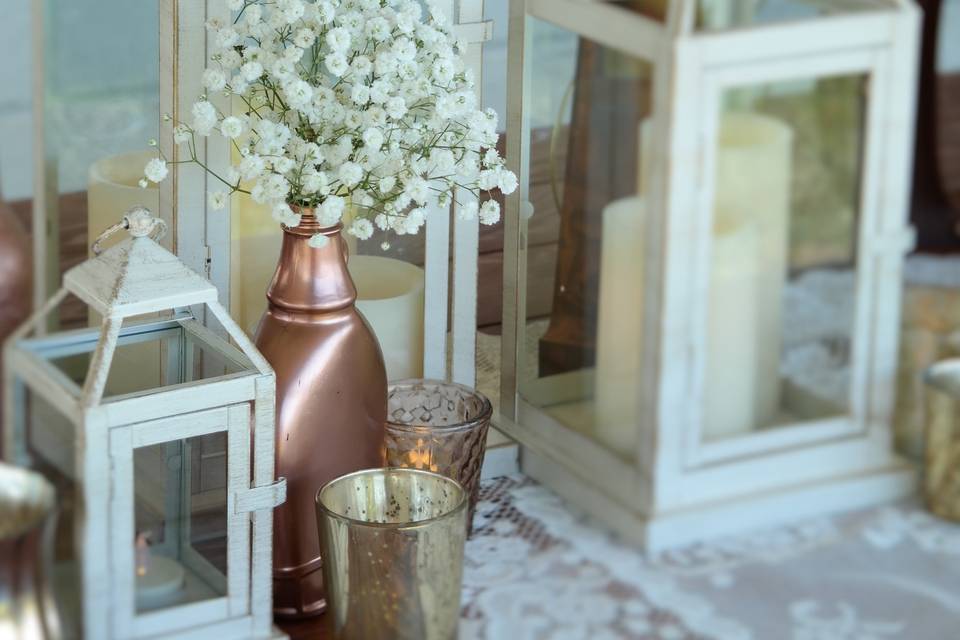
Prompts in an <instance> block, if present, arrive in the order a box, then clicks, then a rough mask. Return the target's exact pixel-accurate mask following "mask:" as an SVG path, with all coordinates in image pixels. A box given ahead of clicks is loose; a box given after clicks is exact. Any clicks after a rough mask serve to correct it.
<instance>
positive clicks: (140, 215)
mask: <svg viewBox="0 0 960 640" xmlns="http://www.w3.org/2000/svg"><path fill="white" fill-rule="evenodd" d="M121 229H129V230H130V235H131V236H133V237H134V238H144V237H149V238H150V239H151V240H153V241H154V242H157V241H159V240H160V238H162V237H163V236H165V235H166V233H167V223H166V222H164V221H163V220H161V219H160V218H157V217H154V215H153V214H151V213H150V210H149V209H147V208H146V207H134V208H132V209H130V210H129V211H127V213H126V215H124V216H123V219H122V220H121V221H120V222H118V223H116V224H114V225H112V226H110V227H108V228H107V229H106V230H104V232H103V233H101V234H100V235H99V236H97V239H96V240H94V241H93V244H92V245H90V250H91V251H92V252H93V255H95V256H98V255H100V254H101V253H103V247H101V246H100V244H101V243H102V242H103V241H104V240H106V239H107V238H109V237H110V236H112V235H113V234H115V233H116V232H118V231H120V230H121Z"/></svg>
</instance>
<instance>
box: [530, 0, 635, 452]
mask: <svg viewBox="0 0 960 640" xmlns="http://www.w3.org/2000/svg"><path fill="white" fill-rule="evenodd" d="M528 30H529V32H530V46H529V49H528V56H527V60H528V64H530V65H531V67H530V68H529V69H528V72H529V75H528V77H529V82H530V89H529V91H528V92H527V95H528V97H529V101H530V103H529V108H527V109H526V110H525V118H526V120H525V122H524V130H525V131H527V132H529V133H528V135H529V138H528V139H527V140H526V145H527V149H528V153H529V167H530V169H529V172H528V173H527V175H526V176H524V178H523V179H524V180H525V181H526V182H527V184H526V185H524V186H525V187H526V188H527V190H528V191H527V194H528V195H527V200H528V202H526V203H524V204H523V207H524V210H523V212H522V214H523V216H522V217H523V218H524V225H525V227H526V230H525V232H523V231H522V232H521V234H522V236H525V237H526V240H527V243H526V247H525V251H526V269H527V273H526V296H525V301H526V308H525V309H521V310H520V313H519V314H518V315H519V317H520V318H521V319H523V320H525V322H526V324H525V331H524V330H523V329H521V332H522V336H521V339H522V340H523V343H524V344H525V348H524V349H523V351H522V352H521V359H520V360H521V361H520V369H519V371H518V379H519V389H520V394H521V397H522V399H523V400H524V401H525V402H526V403H528V404H530V405H532V406H533V407H535V408H537V409H539V410H540V411H541V412H542V413H544V414H546V415H547V416H549V418H550V419H552V420H553V421H556V422H559V423H561V424H562V425H564V426H567V427H569V428H571V429H574V430H577V431H579V432H581V433H582V434H583V435H585V436H587V437H588V438H591V439H593V440H595V441H596V442H598V443H600V444H601V445H603V446H605V447H607V448H609V449H610V450H613V451H615V452H616V453H619V454H623V455H624V456H627V457H633V453H634V451H635V450H636V443H637V439H638V437H639V425H638V423H639V406H638V402H637V398H638V396H639V391H640V384H641V380H640V356H641V335H642V329H641V310H642V306H643V297H644V292H643V284H642V283H643V265H644V256H645V251H644V246H645V242H644V225H643V223H644V206H643V201H642V200H641V199H640V198H639V196H638V192H639V187H640V184H641V182H643V180H641V176H640V175H639V174H640V167H641V162H640V149H641V144H640V138H641V136H642V135H645V132H643V131H642V130H641V124H642V123H643V122H644V121H645V120H646V119H648V118H649V116H650V109H651V83H652V75H653V73H652V67H651V65H650V64H649V63H647V62H645V61H643V60H639V59H636V58H632V57H630V56H627V55H624V54H623V53H620V52H618V51H615V50H613V49H610V48H607V47H605V46H602V45H600V44H598V43H596V42H594V41H592V40H589V39H586V38H581V37H578V36H577V35H576V34H573V33H570V32H567V31H564V30H562V29H560V28H558V27H555V26H552V25H549V24H547V23H545V22H541V21H539V20H537V19H534V18H530V19H528ZM646 131H649V127H647V128H646Z"/></svg>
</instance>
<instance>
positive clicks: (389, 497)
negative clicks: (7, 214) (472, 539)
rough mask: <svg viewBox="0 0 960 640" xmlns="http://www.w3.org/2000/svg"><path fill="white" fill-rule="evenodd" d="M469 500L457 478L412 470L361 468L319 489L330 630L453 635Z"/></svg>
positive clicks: (439, 638) (355, 638)
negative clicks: (364, 469) (452, 478)
mask: <svg viewBox="0 0 960 640" xmlns="http://www.w3.org/2000/svg"><path fill="white" fill-rule="evenodd" d="M467 503H468V500H467V493H466V491H464V489H463V487H462V486H461V485H460V484H459V483H457V482H456V481H454V480H451V479H450V478H446V477H444V476H441V475H438V474H436V473H431V472H428V471H418V470H414V469H391V468H387V469H369V470H366V471H358V472H356V473H351V474H348V475H345V476H342V477H340V478H337V479H336V480H333V481H331V482H329V483H328V484H326V485H324V487H323V488H321V489H320V491H318V492H317V525H318V528H319V530H320V546H321V551H322V557H323V580H324V586H325V587H326V595H327V608H328V609H327V615H329V616H332V618H333V620H332V627H333V631H334V637H336V638H342V639H345V640H373V639H380V638H382V639H385V640H386V639H396V640H406V639H409V640H414V639H416V640H452V639H453V638H456V637H457V626H458V624H459V620H460V589H461V582H462V577H463V548H464V543H465V542H466V535H467V526H466V525H467V522H466V518H467Z"/></svg>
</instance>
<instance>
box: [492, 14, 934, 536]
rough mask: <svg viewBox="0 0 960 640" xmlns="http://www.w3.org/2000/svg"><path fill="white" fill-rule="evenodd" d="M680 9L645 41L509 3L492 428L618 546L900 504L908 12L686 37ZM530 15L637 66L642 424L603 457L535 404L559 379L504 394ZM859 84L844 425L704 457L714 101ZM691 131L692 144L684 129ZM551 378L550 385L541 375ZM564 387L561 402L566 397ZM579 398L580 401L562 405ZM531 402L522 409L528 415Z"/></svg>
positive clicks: (523, 158) (602, 24) (514, 323)
mask: <svg viewBox="0 0 960 640" xmlns="http://www.w3.org/2000/svg"><path fill="white" fill-rule="evenodd" d="M695 10H696V6H695V2H693V0H683V1H681V2H672V3H670V4H669V11H668V15H667V21H666V23H665V24H659V23H656V22H653V21H650V20H646V19H644V18H642V17H640V16H638V14H636V13H635V12H631V11H629V10H625V9H623V8H621V7H617V6H616V5H615V4H611V3H602V2H594V1H588V0H512V2H511V33H510V75H509V78H510V82H509V86H510V94H509V97H508V103H509V110H508V135H507V141H508V154H507V155H508V164H509V166H510V168H511V169H512V170H514V171H517V172H518V174H520V175H521V180H520V189H518V191H517V193H516V194H514V195H513V196H512V197H511V198H509V200H508V204H507V216H506V220H505V227H506V239H505V265H504V324H503V343H502V344H503V352H502V358H503V363H502V364H503V372H502V376H501V381H502V389H501V392H502V393H501V402H500V406H501V415H500V416H498V419H497V426H498V427H499V428H500V429H501V430H503V431H504V432H506V433H507V434H508V435H510V436H511V437H513V438H515V439H517V440H518V441H519V442H520V444H521V445H522V447H523V454H522V464H523V469H524V470H525V471H526V472H528V473H530V474H531V475H533V476H534V477H536V478H537V479H539V480H541V481H543V482H544V483H546V484H548V485H550V486H551V487H552V488H554V489H555V490H557V491H558V492H559V493H561V494H562V495H565V496H566V497H568V498H569V499H571V500H572V501H574V502H577V503H578V504H579V505H580V506H581V507H583V508H585V509H587V510H588V511H589V512H590V513H592V514H594V515H596V516H598V517H600V518H602V519H604V520H605V521H607V522H608V523H609V524H610V525H611V526H613V527H614V528H616V529H618V530H619V531H621V532H622V533H624V534H625V535H627V536H628V537H630V538H632V539H634V540H637V541H640V542H642V543H645V544H646V545H647V546H648V547H649V548H652V549H657V548H662V547H664V546H669V545H673V544H681V543H684V542H690V541H692V540H694V539H699V538H704V537H709V536H712V535H717V534H720V533H727V532H729V531H730V530H731V529H734V528H737V527H750V526H759V525H764V524H771V523H773V522H777V521H783V520H787V519H790V518H794V517H799V516H801V515H806V514H808V513H810V512H812V511H816V510H817V509H822V510H824V511H826V510H837V509H844V508H852V507H858V506H864V505H866V504H870V503H875V502H879V501H884V500H890V499H893V498H897V497H900V496H902V495H904V494H906V493H908V492H909V491H911V490H912V487H913V473H912V470H911V469H910V467H909V466H908V465H906V464H905V463H903V462H901V461H900V460H899V459H898V458H897V457H896V456H895V455H894V454H893V453H892V450H891V445H890V430H891V425H890V422H891V412H892V407H891V398H892V393H893V379H894V375H895V372H896V334H897V330H898V317H899V304H900V299H899V281H900V279H899V274H900V269H901V265H902V261H903V257H904V254H905V252H906V251H907V250H908V249H909V248H910V247H911V245H912V243H911V237H912V235H911V232H910V230H909V227H908V226H907V225H908V222H907V199H908V185H909V178H910V158H911V154H910V149H912V130H913V117H914V113H915V104H914V100H915V97H914V96H915V87H916V80H917V76H916V69H917V64H916V63H917V56H918V36H919V12H918V11H917V9H916V7H915V6H914V5H913V3H912V2H908V1H907V0H898V2H897V3H896V4H895V6H891V7H890V8H888V9H879V10H876V11H864V12H859V13H851V14H845V15H833V16H827V17H823V18H817V19H809V20H803V21H793V22H784V23H772V24H769V25H758V26H756V27H746V28H737V29H731V30H727V31H709V32H698V31H695V30H694V28H693V17H694V15H695V12H696V11H695ZM527 16H533V17H536V18H538V19H541V20H545V21H547V22H550V23H552V24H554V25H557V26H560V27H562V28H565V29H567V30H569V31H572V32H574V33H577V34H579V35H581V36H584V37H589V38H590V39H591V40H594V41H596V42H599V43H601V44H603V45H605V46H607V47H611V48H613V49H617V50H619V51H621V52H624V53H627V54H631V55H634V56H638V57H641V58H644V59H646V60H648V61H649V62H651V64H652V65H653V68H654V78H655V80H654V82H655V84H654V89H653V91H654V93H653V113H652V118H653V120H654V123H655V126H653V127H652V130H653V132H654V137H653V139H652V143H651V144H652V145H653V148H654V149H655V150H658V151H655V152H654V153H653V154H651V155H652V156H653V159H652V162H651V165H652V166H651V167H649V171H650V174H649V175H648V176H647V180H648V184H649V185H650V189H649V190H648V192H647V197H648V198H649V199H650V201H651V207H650V209H651V210H652V211H655V212H662V213H661V215H656V216H652V217H651V220H650V224H649V227H648V230H647V234H646V244H645V246H644V251H643V252H641V254H642V255H645V256H646V262H645V264H644V273H645V276H644V277H645V282H644V285H643V288H644V291H645V292H647V293H646V295H647V297H646V299H645V304H644V307H645V308H644V313H645V316H644V322H643V326H642V328H641V327H638V328H637V331H641V330H642V331H645V334H644V336H643V342H642V344H643V345H644V351H643V353H644V358H645V359H644V362H643V371H644V375H643V376H642V377H641V379H642V382H641V383H640V384H641V387H640V388H638V389H637V393H638V394H639V396H640V397H641V398H642V406H643V408H644V412H643V415H642V416H641V418H640V420H638V423H637V424H636V429H637V430H638V431H640V432H641V437H640V438H639V442H640V444H639V446H638V449H637V451H636V453H635V455H634V456H628V457H620V456H617V455H615V454H613V453H612V452H611V451H609V450H608V449H606V448H604V447H603V446H601V445H599V444H598V443H597V442H596V441H594V440H593V439H591V438H588V437H585V436H583V435H582V434H581V433H579V432H576V431H574V430H572V429H570V428H567V427H565V426H564V425H563V424H562V423H561V422H559V421H558V420H556V419H554V418H552V417H550V416H548V415H547V414H545V413H544V412H543V411H541V410H539V409H538V408H537V407H536V406H534V405H539V404H540V402H542V401H543V399H544V398H545V397H550V398H551V399H552V400H557V399H559V398H561V397H563V394H564V393H566V392H568V391H569V389H567V390H566V391H565V388H564V386H563V384H561V382H562V381H558V382H556V383H553V382H552V381H551V383H548V384H542V385H538V384H533V385H530V388H529V389H526V388H525V391H524V396H523V397H521V396H520V394H519V385H518V373H517V372H518V371H519V370H520V368H519V365H520V360H519V358H520V355H521V354H523V353H524V346H523V340H524V334H525V324H526V317H525V316H526V312H525V298H526V286H527V283H526V280H527V274H526V246H525V243H526V230H527V229H526V221H525V220H524V216H523V215H521V204H522V203H523V202H524V201H525V200H527V199H528V198H529V195H528V192H527V184H526V182H527V180H526V176H527V175H528V167H529V157H528V155H529V150H528V148H527V145H528V142H527V140H528V138H529V131H528V130H526V129H525V127H526V118H525V117H524V116H525V113H526V109H527V105H528V104H529V98H530V96H529V94H530V91H531V85H530V83H529V81H528V74H529V68H528V65H527V64H525V59H526V57H527V55H528V52H527V51H526V48H527V46H528V44H529V38H528V35H527V32H526V17H527ZM851 73H862V74H864V75H866V76H867V78H868V82H869V92H868V97H869V102H868V108H867V110H866V117H865V124H864V136H865V137H864V139H865V145H864V150H863V177H862V183H861V197H860V206H861V210H860V212H859V216H858V219H859V221H860V228H859V230H858V233H859V235H858V265H857V266H858V289H857V291H856V296H857V304H856V315H855V329H854V335H853V337H854V344H853V369H854V373H853V380H852V382H851V395H850V407H851V409H850V411H849V413H848V415H847V416H845V417H844V418H842V419H834V420H823V421H820V422H817V423H804V424H797V425H790V426H787V427H785V428H782V429H776V430H770V431H765V432H757V433H754V434H750V435H747V436H743V437H738V438H730V439H727V440H722V441H715V442H709V441H708V442H704V440H703V438H702V437H700V425H701V423H702V422H703V416H702V406H701V405H702V403H701V402H697V401H696V399H697V398H702V397H703V388H704V385H705V384H706V381H705V380H704V370H705V358H706V331H705V325H706V314H707V309H706V295H705V292H706V290H707V289H706V287H708V286H709V281H710V280H709V269H710V251H711V249H712V237H713V234H712V202H713V191H714V189H715V185H714V184H713V182H714V170H713V161H714V160H713V157H712V154H713V150H714V149H715V148H716V146H717V145H716V140H717V136H718V129H719V122H718V118H717V114H718V113H720V104H721V95H722V92H723V91H724V90H725V89H726V88H728V87H731V86H735V85H739V86H743V85H749V84H751V83H759V82H771V81H778V80H789V79H797V78H803V79H811V78H817V77H824V76H834V75H842V74H851ZM691 125H694V126H691ZM558 378H559V377H558ZM575 386H576V385H575ZM580 387H582V385H579V386H578V388H580ZM535 396H536V397H535Z"/></svg>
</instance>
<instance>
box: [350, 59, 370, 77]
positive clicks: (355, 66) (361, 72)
mask: <svg viewBox="0 0 960 640" xmlns="http://www.w3.org/2000/svg"><path fill="white" fill-rule="evenodd" d="M371 71H373V63H372V62H370V58H368V57H367V56H357V57H356V58H354V59H353V61H352V62H351V63H350V72H351V73H353V74H354V75H355V76H357V77H358V78H366V77H367V76H368V75H370V72H371Z"/></svg>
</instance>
